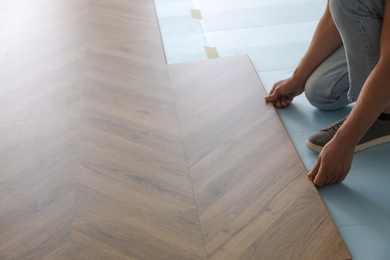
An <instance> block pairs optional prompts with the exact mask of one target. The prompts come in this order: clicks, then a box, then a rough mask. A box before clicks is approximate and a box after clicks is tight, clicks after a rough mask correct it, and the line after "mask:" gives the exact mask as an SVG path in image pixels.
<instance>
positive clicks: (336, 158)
mask: <svg viewBox="0 0 390 260" xmlns="http://www.w3.org/2000/svg"><path fill="white" fill-rule="evenodd" d="M335 138H336V136H335V137H334V138H333V139H332V140H331V141H330V142H329V143H328V144H327V145H325V147H324V148H323V149H322V151H321V153H320V154H319V156H318V160H317V163H316V165H315V166H314V168H313V170H311V172H309V173H308V176H309V178H311V179H312V180H313V183H314V184H315V185H316V186H317V187H322V186H324V185H328V184H334V183H339V182H342V181H343V180H344V179H345V177H347V174H348V172H349V170H350V169H351V165H352V160H353V155H354V147H355V146H353V145H349V144H345V143H344V142H341V141H338V140H337V139H335Z"/></svg>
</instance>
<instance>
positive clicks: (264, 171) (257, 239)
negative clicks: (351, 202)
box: [169, 56, 351, 259]
mask: <svg viewBox="0 0 390 260" xmlns="http://www.w3.org/2000/svg"><path fill="white" fill-rule="evenodd" d="M169 72H170V78H171V84H172V88H173V94H174V98H175V101H176V108H177V113H178V117H179V122H180V126H181V131H182V134H183V141H184V145H185V150H186V154H187V159H188V163H189V166H190V174H191V179H192V181H193V187H194V193H195V199H196V201H197V205H198V210H199V214H200V222H201V225H202V232H203V235H204V239H205V244H206V250H207V254H208V257H209V259H349V258H350V257H351V256H350V254H349V252H348V249H347V247H346V246H345V244H344V242H343V240H342V238H341V236H340V234H339V232H338V230H337V228H336V227H335V225H334V223H333V222H332V220H331V218H330V216H329V214H328V213H327V211H326V209H325V206H324V204H323V203H322V201H321V199H320V197H319V194H318V192H317V191H316V189H315V187H314V186H313V184H312V183H311V182H310V181H309V180H308V178H307V177H306V172H305V168H304V166H303V165H302V163H301V161H300V159H299V157H298V156H297V153H296V151H295V149H294V147H293V146H292V143H291V141H290V140H289V138H288V136H287V134H286V133H285V130H284V128H283V126H282V124H281V122H280V121H279V118H278V117H277V114H276V112H275V110H274V108H273V107H272V106H270V105H267V104H265V102H264V101H263V98H264V96H265V94H266V93H265V91H264V89H263V88H262V85H261V82H260V81H259V79H258V77H257V74H256V72H255V70H254V69H253V67H252V64H251V62H250V61H249V59H248V57H246V56H241V57H233V58H224V59H218V60H208V61H202V62H194V63H188V64H178V65H169Z"/></svg>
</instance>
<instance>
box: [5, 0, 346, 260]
mask: <svg viewBox="0 0 390 260" xmlns="http://www.w3.org/2000/svg"><path fill="white" fill-rule="evenodd" d="M263 94H264V92H262V89H261V87H260V82H259V81H258V79H257V77H256V76H255V74H254V71H253V68H252V67H251V64H250V62H249V60H248V59H247V58H246V57H236V58H232V59H221V60H217V61H210V62H206V63H194V64H183V65H175V66H169V67H168V66H167V65H166V63H165V57H164V52H163V48H162V44H161V39H160V34H159V28H158V23H157V20H156V16H155V10H154V5H153V2H152V0H130V1H129V0H66V1H65V0H59V1H50V0H34V1H28V0H3V1H1V2H0V259H2V260H3V259H4V260H9V259H17V260H19V259H94V260H96V259H282V258H283V256H285V255H288V256H289V257H290V259H291V257H292V256H293V257H295V256H296V257H297V258H296V259H298V258H299V259H304V258H303V257H306V256H307V257H317V256H322V258H316V259H329V258H326V257H331V258H332V259H344V258H348V257H349V255H348V250H347V248H346V247H345V245H344V244H343V242H342V240H341V237H340V235H339V234H338V232H337V230H336V229H335V227H334V225H333V223H332V221H331V219H330V218H329V215H328V214H327V212H326V210H325V208H324V206H323V204H322V202H321V201H320V199H319V196H318V194H317V193H316V191H315V189H314V187H313V186H312V185H311V183H309V182H308V180H307V179H306V178H304V176H303V166H302V165H301V164H300V161H299V158H298V157H297V156H296V153H295V151H294V149H293V147H292V146H291V143H290V141H289V140H288V139H287V137H286V134H285V132H284V130H283V128H282V127H281V125H280V122H279V121H278V119H276V118H275V113H274V111H273V110H272V109H271V108H269V107H267V106H265V105H264V104H263V103H262V102H260V100H261V96H262V95H263ZM175 101H176V102H175ZM275 136H277V142H276V141H271V140H272V139H271V138H272V137H275ZM275 155H277V156H278V157H279V158H278V159H279V160H278V161H276V160H275V159H274V158H275ZM260 257H263V258H260Z"/></svg>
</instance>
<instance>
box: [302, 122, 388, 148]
mask: <svg viewBox="0 0 390 260" xmlns="http://www.w3.org/2000/svg"><path fill="white" fill-rule="evenodd" d="M345 119H347V118H346V117H345V118H343V119H341V120H340V121H338V122H336V123H334V124H332V125H330V126H329V127H327V128H325V129H322V130H320V131H319V132H318V133H316V134H314V135H312V136H310V137H309V138H308V139H307V140H306V147H307V148H309V149H310V150H312V151H314V152H317V153H320V152H321V150H322V148H323V147H324V146H325V145H326V144H327V143H328V142H329V141H330V140H331V139H332V138H333V136H334V135H335V134H336V132H337V130H338V129H339V128H340V126H342V125H343V123H344V122H345ZM387 142H390V121H384V120H379V119H377V120H376V121H375V122H374V124H373V125H372V126H371V127H370V128H369V129H368V131H367V133H366V134H365V135H364V136H363V137H362V139H361V140H360V141H359V143H358V144H357V145H356V147H355V153H356V152H360V151H362V150H365V149H367V148H370V147H373V146H376V145H380V144H384V143H387Z"/></svg>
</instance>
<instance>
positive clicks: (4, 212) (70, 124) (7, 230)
mask: <svg viewBox="0 0 390 260" xmlns="http://www.w3.org/2000/svg"><path fill="white" fill-rule="evenodd" d="M79 119H80V117H79V115H78V114H76V115H70V116H66V117H62V118H55V119H42V120H30V121H28V120H27V121H18V122H12V123H1V124H0V129H1V130H0V143H1V147H0V154H1V157H0V158H1V160H0V162H1V166H0V172H1V174H0V194H1V196H0V208H1V210H0V219H1V224H0V258H1V259H45V258H46V257H47V259H66V256H68V257H70V250H71V247H70V246H71V243H70V242H71V239H72V223H73V208H74V200H75V187H76V186H75V184H76V169H77V161H78V156H77V155H78V143H79V124H80V122H79Z"/></svg>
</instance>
